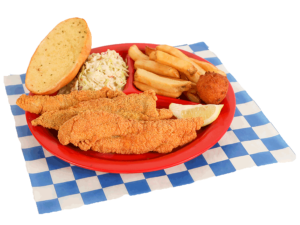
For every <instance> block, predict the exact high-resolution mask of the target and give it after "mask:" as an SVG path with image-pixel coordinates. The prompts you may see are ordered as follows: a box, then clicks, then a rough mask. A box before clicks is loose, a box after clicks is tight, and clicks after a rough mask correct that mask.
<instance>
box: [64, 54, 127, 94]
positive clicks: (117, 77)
mask: <svg viewBox="0 0 300 225" xmlns="http://www.w3.org/2000/svg"><path fill="white" fill-rule="evenodd" d="M127 77H128V66H127V64H126V63H125V61H124V60H123V58H122V57H121V56H120V55H119V53H117V52H116V51H114V50H109V49H108V50H107V51H106V52H102V53H101V54H99V53H92V54H91V55H89V56H88V58H87V60H86V62H85V63H84V64H83V66H82V67H81V69H80V72H79V74H78V75H77V76H76V78H75V79H74V80H73V81H72V82H70V83H69V84H68V85H67V86H65V87H63V88H62V89H61V90H60V94H66V93H70V91H74V90H100V89H102V88H103V87H108V88H110V89H112V90H123V89H124V86H125V84H126V79H127Z"/></svg>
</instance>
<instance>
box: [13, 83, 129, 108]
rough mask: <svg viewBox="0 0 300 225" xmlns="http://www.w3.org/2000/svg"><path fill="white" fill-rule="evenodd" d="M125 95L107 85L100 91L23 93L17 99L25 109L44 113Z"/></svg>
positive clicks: (18, 103)
mask: <svg viewBox="0 0 300 225" xmlns="http://www.w3.org/2000/svg"><path fill="white" fill-rule="evenodd" d="M118 96H125V94H124V93H123V92H122V91H113V90H111V89H109V88H107V87H104V88H102V89H101V90H98V91H91V90H84V91H73V92H71V93H70V94H65V95H56V96H48V95H34V96H27V95H25V94H24V95H21V96H20V97H19V98H18V100H17V105H18V106H19V107H20V108H22V109H24V110H25V111H28V112H31V113H36V114H42V113H44V112H47V111H53V110H61V109H67V108H69V107H71V106H75V105H77V104H78V103H80V102H82V101H87V100H91V99H98V98H115V97H118Z"/></svg>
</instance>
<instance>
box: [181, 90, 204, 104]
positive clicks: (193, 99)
mask: <svg viewBox="0 0 300 225" xmlns="http://www.w3.org/2000/svg"><path fill="white" fill-rule="evenodd" d="M183 94H184V95H185V96H186V97H187V98H188V99H189V100H190V101H191V102H195V103H200V99H199V97H198V95H197V94H193V93H191V92H189V91H185V92H183Z"/></svg>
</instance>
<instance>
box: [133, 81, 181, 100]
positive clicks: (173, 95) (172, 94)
mask: <svg viewBox="0 0 300 225" xmlns="http://www.w3.org/2000/svg"><path fill="white" fill-rule="evenodd" d="M133 84H134V85H135V86H136V87H137V88H138V89H140V90H141V91H147V90H153V91H154V92H155V93H156V94H157V95H163V96H167V97H171V98H178V97H179V96H180V95H181V94H182V92H167V91H164V90H160V89H157V88H154V87H151V86H149V85H147V84H143V83H141V82H138V81H133Z"/></svg>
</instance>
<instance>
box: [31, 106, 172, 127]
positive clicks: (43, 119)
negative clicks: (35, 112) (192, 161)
mask: <svg viewBox="0 0 300 225" xmlns="http://www.w3.org/2000/svg"><path fill="white" fill-rule="evenodd" d="M86 110H102V111H105V112H110V113H114V114H117V115H120V116H122V117H124V118H126V119H131V120H164V119H170V118H171V117H172V116H173V113H172V111H171V110H169V109H157V112H158V116H157V117H150V116H147V115H144V114H143V113H139V112H133V111H127V110H123V109H119V110H117V111H112V110H111V108H109V107H105V106H104V107H97V108H89V107H79V108H74V107H71V108H68V109H64V110H57V111H49V112H45V113H43V114H42V115H41V116H39V117H38V118H36V119H35V120H32V121H31V124H32V125H33V126H38V125H41V126H43V127H46V128H49V129H55V130H59V128H60V126H62V125H63V124H64V123H65V122H66V121H67V120H69V119H71V118H72V117H74V116H76V115H78V114H79V113H80V112H84V111H86Z"/></svg>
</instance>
